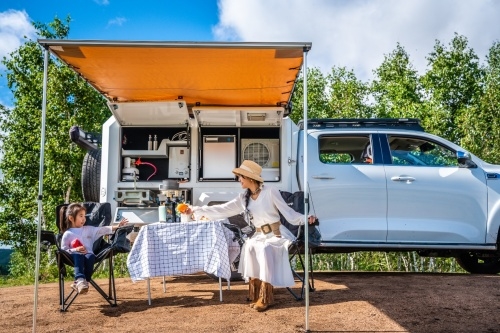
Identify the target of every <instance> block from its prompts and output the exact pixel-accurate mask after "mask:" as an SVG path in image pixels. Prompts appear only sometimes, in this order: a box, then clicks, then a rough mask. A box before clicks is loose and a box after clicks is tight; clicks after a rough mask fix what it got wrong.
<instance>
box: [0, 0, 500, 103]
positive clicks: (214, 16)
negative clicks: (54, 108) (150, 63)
mask: <svg viewBox="0 0 500 333" xmlns="http://www.w3.org/2000/svg"><path fill="white" fill-rule="evenodd" d="M68 15H69V16H70V17H71V23H70V32H69V39H95V40H151V41H248V42H312V49H311V51H310V52H309V54H308V58H307V63H308V66H309V67H318V68H320V69H321V70H322V71H323V72H324V73H328V72H329V71H330V70H331V69H332V67H334V66H335V67H346V68H347V69H348V70H353V71H354V73H355V74H356V77H357V78H358V79H360V80H362V81H369V80H370V79H371V78H373V70H375V69H376V68H377V67H378V66H380V65H381V64H382V61H383V60H384V56H386V55H388V54H389V53H391V52H392V51H394V50H395V48H396V46H397V43H399V44H400V45H401V46H403V48H404V49H405V50H406V52H407V53H408V54H409V55H410V59H411V61H412V64H413V66H414V67H415V69H416V70H418V71H419V72H421V73H423V72H425V70H426V68H427V60H426V57H427V56H428V55H429V53H430V52H432V50H433V47H434V45H435V43H436V40H439V41H440V42H441V43H442V44H444V45H448V44H449V43H450V41H451V39H452V38H453V36H454V34H455V33H457V34H459V35H463V36H465V37H466V38H467V39H468V41H469V46H470V47H471V48H472V49H473V50H474V51H475V53H476V54H477V55H478V56H479V57H480V61H481V62H483V63H484V62H485V60H486V55H487V52H488V49H489V48H490V47H491V46H492V45H493V43H495V42H498V41H499V39H500V20H499V19H498V18H499V17H500V1H497V0H404V1H401V0H218V1H217V0H141V1H130V0H1V1H0V58H3V57H4V56H6V57H9V54H10V53H11V52H12V51H14V50H15V49H17V48H18V47H19V46H20V45H22V43H24V42H25V40H26V39H25V37H26V38H29V39H33V40H36V38H37V36H36V34H35V29H34V28H33V26H32V25H31V22H33V21H35V22H42V23H49V22H51V21H52V20H53V19H54V17H56V16H57V17H58V18H60V19H64V18H66V17H67V16H68ZM0 75H2V77H0V104H3V105H5V106H8V107H10V106H12V105H13V103H14V102H13V99H12V94H11V93H10V91H9V90H8V89H7V87H6V81H5V67H4V66H3V65H2V64H0Z"/></svg>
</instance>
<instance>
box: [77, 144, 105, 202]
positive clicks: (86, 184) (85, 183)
mask: <svg viewBox="0 0 500 333" xmlns="http://www.w3.org/2000/svg"><path fill="white" fill-rule="evenodd" d="M100 186H101V150H100V149H97V150H89V151H88V152H87V154H85V157H84V158H83V165H82V192H83V200H84V201H87V202H88V201H91V202H99V197H100V191H99V188H100Z"/></svg>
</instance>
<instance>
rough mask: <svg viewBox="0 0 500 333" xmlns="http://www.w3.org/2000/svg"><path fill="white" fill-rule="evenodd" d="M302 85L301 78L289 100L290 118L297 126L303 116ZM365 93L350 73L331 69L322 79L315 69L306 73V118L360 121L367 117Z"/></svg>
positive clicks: (365, 87)
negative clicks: (355, 119) (290, 105)
mask: <svg viewBox="0 0 500 333" xmlns="http://www.w3.org/2000/svg"><path fill="white" fill-rule="evenodd" d="M303 85H304V82H303V77H302V76H301V77H300V78H299V80H298V82H297V86H296V89H295V91H294V93H293V96H292V104H293V105H294V108H293V113H292V115H291V118H292V119H293V120H294V121H295V122H297V121H298V120H300V119H302V118H303V117H302V115H303V110H304V108H303V103H304V102H303V96H304V88H303ZM368 92H369V89H368V87H367V85H366V84H364V83H362V82H361V81H359V80H358V79H357V78H356V76H355V75H354V72H353V71H348V70H347V69H345V68H335V67H334V68H332V70H331V72H330V73H329V74H328V75H327V76H325V75H324V74H323V73H322V72H321V71H320V70H319V69H318V68H312V69H308V72H307V104H308V118H309V119H312V118H363V117H371V109H370V107H369V106H368V103H367V100H368Z"/></svg>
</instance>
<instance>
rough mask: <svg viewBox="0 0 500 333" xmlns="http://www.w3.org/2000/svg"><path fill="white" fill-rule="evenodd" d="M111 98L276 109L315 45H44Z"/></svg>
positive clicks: (51, 42)
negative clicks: (181, 101)
mask: <svg viewBox="0 0 500 333" xmlns="http://www.w3.org/2000/svg"><path fill="white" fill-rule="evenodd" d="M39 43H40V44H41V45H42V46H44V47H47V48H48V49H49V50H50V52H52V53H53V54H55V55H56V56H57V57H58V58H59V59H61V60H62V61H63V62H64V63H66V64H67V65H68V66H70V67H71V68H72V69H73V70H74V71H76V72H77V73H79V74H80V75H81V76H82V77H83V78H84V79H85V80H87V81H88V82H89V84H91V85H92V86H93V87H94V88H95V89H97V90H98V91H99V92H100V93H101V94H103V95H104V96H105V97H106V98H107V99H108V100H110V101H118V102H133V101H134V102H137V101H173V100H178V99H183V100H184V101H185V102H186V103H187V104H188V105H197V104H198V105H221V106H276V105H283V104H286V103H288V102H289V100H290V96H291V92H292V90H293V88H294V85H295V81H296V79H297V77H298V75H299V72H300V70H301V66H302V62H303V55H304V53H303V52H304V50H306V51H308V50H309V49H310V48H311V43H217V42H206V43H194V42H193V43H189V42H120V41H78V40H73V41H72V40H39Z"/></svg>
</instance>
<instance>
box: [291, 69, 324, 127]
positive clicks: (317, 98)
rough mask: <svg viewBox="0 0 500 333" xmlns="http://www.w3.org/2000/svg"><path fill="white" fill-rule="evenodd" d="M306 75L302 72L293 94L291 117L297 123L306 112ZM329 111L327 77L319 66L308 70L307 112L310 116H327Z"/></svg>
mask: <svg viewBox="0 0 500 333" xmlns="http://www.w3.org/2000/svg"><path fill="white" fill-rule="evenodd" d="M303 96H304V77H303V75H302V74H301V77H300V78H299V80H297V84H296V86H295V90H294V93H293V95H292V105H293V109H292V113H291V115H290V118H292V119H293V121H294V122H295V123H297V122H298V121H299V120H301V119H302V118H303V114H304V97H303ZM327 113H328V96H327V94H326V78H325V76H324V75H323V73H322V72H321V71H320V70H319V69H318V68H308V70H307V114H308V116H307V117H308V118H309V119H311V118H325V117H326V115H327Z"/></svg>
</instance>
